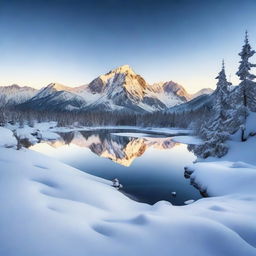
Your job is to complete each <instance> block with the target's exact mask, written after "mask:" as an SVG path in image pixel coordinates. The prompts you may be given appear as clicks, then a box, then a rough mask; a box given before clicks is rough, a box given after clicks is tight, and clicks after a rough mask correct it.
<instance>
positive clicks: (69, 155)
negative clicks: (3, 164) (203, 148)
mask: <svg viewBox="0 0 256 256" xmlns="http://www.w3.org/2000/svg"><path fill="white" fill-rule="evenodd" d="M59 135H60V137H61V138H60V139H59V140H56V141H48V142H42V143H39V144H37V145H34V146H32V147H31V149H33V150H36V151H40V152H42V153H45V154H48V155H50V156H52V157H54V158H57V159H59V160H61V161H62V162H64V163H67V164H69V165H71V166H74V167H76V168H78V169H80V170H82V171H85V172H87V173H90V174H93V175H96V176H100V177H102V178H106V179H114V178H118V179H119V180H120V182H121V183H122V184H123V186H124V192H125V193H127V194H129V195H130V196H131V197H134V198H136V199H137V200H138V201H142V202H146V203H150V204H153V203H155V202H157V201H159V200H168V201H170V202H171V203H173V204H175V205H182V204H183V203H184V201H186V200H189V199H198V198H200V197H201V196H200V195H199V193H198V191H197V190H195V189H194V188H193V187H192V186H191V185H190V184H189V183H188V181H187V180H185V178H184V175H183V173H184V170H183V168H184V166H185V165H186V164H190V163H192V161H193V160H195V156H194V155H193V154H192V153H191V152H189V151H188V150H187V146H186V145H184V144H179V143H175V142H174V141H172V138H171V137H166V135H160V134H141V133H126V131H124V130H122V131H120V130H113V129H112V130H97V131H79V132H68V133H59ZM90 152H92V153H90ZM98 156H100V157H98ZM109 159H110V160H111V161H110V160H109ZM127 167H128V168H127ZM172 192H176V193H177V196H176V197H173V196H172Z"/></svg>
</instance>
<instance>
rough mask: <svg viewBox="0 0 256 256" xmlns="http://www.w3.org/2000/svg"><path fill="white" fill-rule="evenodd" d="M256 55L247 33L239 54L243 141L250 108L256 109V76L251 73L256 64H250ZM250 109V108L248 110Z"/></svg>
mask: <svg viewBox="0 0 256 256" xmlns="http://www.w3.org/2000/svg"><path fill="white" fill-rule="evenodd" d="M254 54H255V51H254V50H252V48H251V45H250V44H249V40H248V33H247V31H246V32H245V40H244V45H243V47H242V51H241V52H240V53H239V55H240V56H241V61H240V62H239V63H240V65H239V68H238V71H237V73H236V74H237V76H238V77H239V79H240V80H241V83H240V84H239V90H237V92H238V94H239V95H238V97H242V99H241V101H242V103H241V107H240V112H241V113H242V115H243V125H241V140H242V141H246V126H245V124H246V119H247V116H248V110H249V108H250V109H252V110H254V109H255V83H254V82H253V80H254V79H255V78H256V76H255V75H254V74H251V73H250V70H251V68H252V67H256V65H255V64H252V63H250V61H249V58H251V57H252V56H253V55H254ZM248 107H249V108H248Z"/></svg>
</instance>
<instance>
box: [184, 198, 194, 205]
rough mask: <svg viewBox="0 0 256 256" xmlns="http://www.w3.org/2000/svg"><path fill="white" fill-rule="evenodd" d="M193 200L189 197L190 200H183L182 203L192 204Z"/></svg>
mask: <svg viewBox="0 0 256 256" xmlns="http://www.w3.org/2000/svg"><path fill="white" fill-rule="evenodd" d="M194 202H195V200H193V199H191V200H187V201H185V202H184V204H186V205H188V204H192V203H194Z"/></svg>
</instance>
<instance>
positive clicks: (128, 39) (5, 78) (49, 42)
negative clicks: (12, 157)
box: [0, 0, 256, 93]
mask: <svg viewBox="0 0 256 256" xmlns="http://www.w3.org/2000/svg"><path fill="white" fill-rule="evenodd" d="M120 2H121V1H118V0H105V1H104V0H96V1H82V0H75V1H70V0H51V1H50V0H47V1H42V0H36V1H32V0H24V1H22V3H21V2H20V1H17V0H10V1H8V2H5V3H3V2H2V3H0V7H1V8H0V33H1V40H0V56H1V61H0V85H1V86H7V85H11V84H18V85H21V86H30V87H33V88H36V89H39V88H42V87H44V86H46V85H48V84H50V83H52V82H54V81H55V82H57V83H60V84H64V85H67V86H70V87H76V86H81V85H84V84H88V83H90V82H91V81H92V80H93V79H95V78H96V77H98V76H99V75H102V74H105V73H107V72H108V71H109V70H112V69H114V68H116V67H118V66H122V65H123V64H126V63H128V64H129V65H130V66H131V67H132V68H133V69H134V71H135V72H136V73H137V74H140V75H141V76H142V77H143V78H144V79H145V80H146V81H147V82H148V83H149V84H153V83H157V82H161V81H174V82H175V83H178V84H180V85H182V86H183V87H184V88H186V90H187V91H188V92H189V93H195V92H197V91H199V90H200V89H203V88H212V89H215V87H216V80H215V77H216V76H217V74H218V72H219V71H220V69H221V61H222V59H223V58H224V59H225V66H226V74H227V78H228V80H231V82H232V83H233V84H235V85H236V84H238V81H239V80H238V78H237V77H236V75H235V73H236V71H237V69H238V66H239V56H238V53H239V52H240V50H241V48H242V45H243V40H244V32H245V30H246V29H248V32H249V41H250V43H251V46H252V48H253V49H255V48H256V26H255V25H256V21H255V19H254V18H253V17H254V14H255V12H256V2H255V1H251V0H246V1H245V2H244V4H243V5H241V3H240V1H238V0H235V1H231V0H224V1H220V2H218V3H216V1H207V2H205V1H200V0H195V1H190V0H181V1H176V0H171V1H167V0H161V1H158V2H156V1H153V0H141V1H139V2H137V1H135V0H131V1H122V2H121V3H120ZM226 10H229V11H228V12H226ZM216 17H217V18H216ZM234 17H235V19H234Z"/></svg>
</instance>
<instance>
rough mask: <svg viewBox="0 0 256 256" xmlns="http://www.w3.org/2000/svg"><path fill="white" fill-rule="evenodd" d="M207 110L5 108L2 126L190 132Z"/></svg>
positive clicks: (2, 112)
mask: <svg viewBox="0 0 256 256" xmlns="http://www.w3.org/2000/svg"><path fill="white" fill-rule="evenodd" d="M209 112H210V111H209V110H207V109H204V110H203V111H202V110H198V109H197V110H196V111H192V110H190V111H179V112H173V113H168V112H160V111H159V112H154V113H145V114H138V113H130V112H104V111H98V112H94V111H91V112H90V111H85V112H75V111H63V112H60V111H35V110H29V111H21V110H18V109H14V108H13V109H8V108H2V109H1V110H0V125H4V124H6V123H8V122H9V123H11V124H19V126H23V125H24V124H25V123H26V124H28V125H29V126H33V125H34V123H35V122H49V121H56V122H57V123H58V126H61V127H65V126H76V127H79V126H88V127H91V126H124V125H129V126H140V127H179V128H187V127H191V126H196V125H198V122H199V121H200V120H201V119H202V114H203V115H205V116H206V115H207V113H209Z"/></svg>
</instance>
